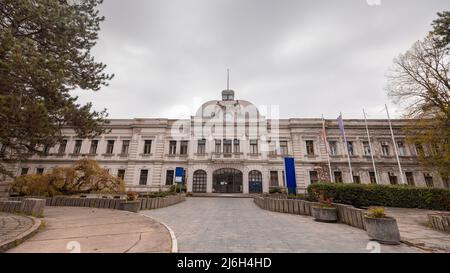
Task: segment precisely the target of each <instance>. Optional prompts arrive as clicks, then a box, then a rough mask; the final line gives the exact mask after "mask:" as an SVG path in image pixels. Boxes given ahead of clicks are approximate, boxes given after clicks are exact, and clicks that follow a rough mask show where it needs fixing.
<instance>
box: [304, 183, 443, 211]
mask: <svg viewBox="0 0 450 273" xmlns="http://www.w3.org/2000/svg"><path fill="white" fill-rule="evenodd" d="M318 191H323V193H324V195H325V197H331V198H333V201H334V202H336V203H342V204H348V205H353V206H355V207H369V206H386V207H401V208H420V209H432V210H446V211H450V189H437V188H417V187H411V186H390V185H358V184H330V183H328V184H313V185H310V186H309V187H308V198H309V199H310V200H311V201H317V199H318V198H317V192H318Z"/></svg>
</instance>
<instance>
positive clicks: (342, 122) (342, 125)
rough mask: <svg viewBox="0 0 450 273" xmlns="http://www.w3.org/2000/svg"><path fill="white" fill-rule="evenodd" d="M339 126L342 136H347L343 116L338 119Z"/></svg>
mask: <svg viewBox="0 0 450 273" xmlns="http://www.w3.org/2000/svg"><path fill="white" fill-rule="evenodd" d="M337 121H338V125H339V131H341V135H342V136H345V129H344V120H343V119H342V114H340V115H339V117H338V118H337Z"/></svg>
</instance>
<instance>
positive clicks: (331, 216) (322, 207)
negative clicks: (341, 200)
mask: <svg viewBox="0 0 450 273" xmlns="http://www.w3.org/2000/svg"><path fill="white" fill-rule="evenodd" d="M318 197H319V204H317V205H315V206H313V207H312V216H313V217H314V219H315V220H316V221H318V222H325V223H335V222H337V221H338V215H337V209H336V207H334V206H333V199H332V198H330V197H328V198H327V197H325V195H324V194H323V192H320V193H319V194H318Z"/></svg>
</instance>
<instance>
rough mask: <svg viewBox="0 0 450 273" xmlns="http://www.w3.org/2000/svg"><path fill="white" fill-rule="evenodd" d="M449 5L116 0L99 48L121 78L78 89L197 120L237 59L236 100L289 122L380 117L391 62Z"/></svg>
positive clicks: (103, 100) (107, 5)
mask: <svg viewBox="0 0 450 273" xmlns="http://www.w3.org/2000/svg"><path fill="white" fill-rule="evenodd" d="M449 8H450V5H449V3H448V1H447V0H429V1H406V0H404V1H400V0H398V1H394V0H392V1H387V0H382V1H381V6H369V5H367V3H366V1H365V0H348V1H331V0H330V1H323V0H322V1H298V0H292V1H274V0H245V1H242V0H228V1H226V0H158V1H156V0H153V1H148V0H130V1H115V0H107V1H105V2H104V4H103V6H102V8H101V13H102V14H103V15H105V16H106V21H105V23H104V24H103V26H102V30H101V33H100V40H99V42H98V45H97V46H96V48H95V50H94V54H95V57H96V58H97V59H98V60H101V61H102V62H105V63H106V64H107V65H108V70H109V71H111V72H114V73H115V74H116V78H115V79H114V80H113V81H112V82H111V84H110V86H109V87H106V88H103V89H102V90H101V91H99V92H96V93H94V92H86V91H77V92H75V94H77V95H79V97H80V101H81V102H87V101H92V102H93V104H94V106H95V108H96V109H102V108H105V107H106V108H108V111H109V113H110V116H111V117H113V118H133V117H167V118H188V117H189V116H190V115H191V114H193V113H194V112H195V110H196V109H195V108H196V107H197V106H199V104H200V103H201V102H202V101H207V100H211V99H218V98H219V97H220V91H221V90H222V89H224V88H225V87H226V85H225V80H226V74H225V73H226V68H227V67H230V68H231V70H232V71H231V73H232V74H231V87H232V89H234V90H236V96H237V98H239V99H245V100H248V101H251V102H254V103H255V104H256V105H269V104H274V105H279V106H280V114H281V117H283V118H289V117H319V116H320V115H321V114H324V115H325V116H326V117H327V118H335V117H336V116H337V115H338V113H339V112H340V111H342V112H343V113H344V116H345V117H347V118H349V117H352V118H360V117H361V109H362V108H363V107H365V108H366V109H368V112H369V114H371V116H372V117H383V113H382V112H380V111H381V110H382V109H383V105H384V103H385V102H387V101H388V98H387V97H386V94H385V91H384V87H385V84H386V78H385V75H386V74H387V72H388V69H389V67H390V66H391V65H392V59H393V58H394V57H396V56H397V55H398V54H400V53H401V52H404V51H405V50H407V49H408V48H409V47H410V46H411V45H412V43H413V42H414V41H416V40H418V39H421V38H422V37H424V36H425V35H426V33H427V31H429V30H430V29H431V27H430V23H431V22H432V20H433V19H434V18H435V17H436V12H438V11H441V10H445V9H449ZM393 110H395V107H393ZM392 112H394V111H392ZM398 114H399V112H397V113H396V115H397V116H398Z"/></svg>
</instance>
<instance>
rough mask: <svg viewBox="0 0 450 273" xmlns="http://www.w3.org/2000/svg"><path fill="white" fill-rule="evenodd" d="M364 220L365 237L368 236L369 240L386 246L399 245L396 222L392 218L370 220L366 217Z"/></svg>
mask: <svg viewBox="0 0 450 273" xmlns="http://www.w3.org/2000/svg"><path fill="white" fill-rule="evenodd" d="M364 220H365V223H366V230H367V235H369V238H370V239H371V240H375V241H378V242H380V243H382V244H388V245H398V244H400V232H399V230H398V226H397V220H395V219H394V218H371V217H367V216H365V217H364Z"/></svg>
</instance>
